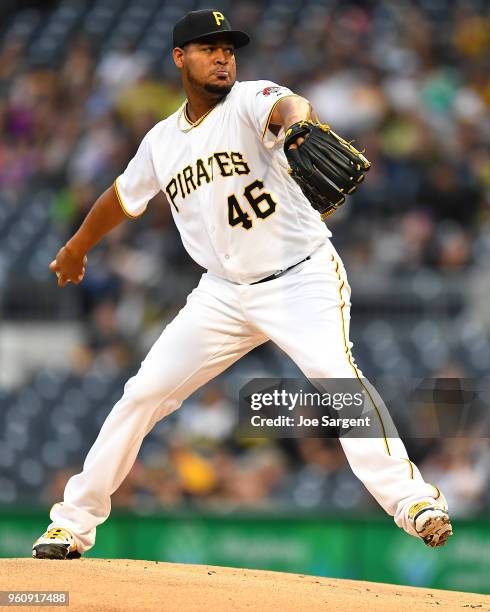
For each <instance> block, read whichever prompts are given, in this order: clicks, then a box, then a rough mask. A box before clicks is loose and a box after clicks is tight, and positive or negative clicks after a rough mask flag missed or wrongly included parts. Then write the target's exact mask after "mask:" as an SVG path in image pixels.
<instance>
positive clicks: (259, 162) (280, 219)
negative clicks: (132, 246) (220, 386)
mask: <svg viewBox="0 0 490 612" xmlns="http://www.w3.org/2000/svg"><path fill="white" fill-rule="evenodd" d="M292 95H294V94H293V92H292V91H291V90H289V89H287V88H286V87H279V86H278V85H276V84H275V83H272V82H270V81H246V82H236V83H235V85H234V86H233V88H232V90H231V92H230V93H229V94H228V95H227V96H226V97H225V98H224V99H223V100H222V101H221V102H220V103H219V104H218V105H217V106H216V107H215V108H214V109H213V110H212V111H211V112H210V113H209V114H208V115H207V116H206V117H205V118H204V119H203V120H202V121H201V122H197V123H196V125H195V126H194V127H192V124H191V123H189V121H188V120H187V118H186V114H185V112H184V107H181V108H180V109H179V110H178V111H177V112H175V113H174V114H173V115H171V116H170V117H168V118H167V119H165V120H163V121H161V122H159V123H157V124H156V125H155V126H154V127H153V128H152V129H151V130H150V131H149V132H148V133H147V134H146V136H145V137H144V138H143V140H142V142H141V145H140V147H139V148H138V151H137V153H136V155H135V157H134V158H133V159H132V160H131V161H130V163H129V164H128V167H127V168H126V170H125V172H124V173H123V174H122V175H121V176H119V177H118V178H117V180H116V182H115V186H116V193H117V194H118V197H119V200H120V202H121V205H122V207H123V208H124V210H125V212H126V213H127V214H128V215H130V216H134V217H136V216H139V215H141V214H142V213H143V212H144V211H145V209H146V207H147V205H148V202H149V200H151V198H153V197H154V196H155V195H156V194H157V193H158V192H159V191H160V190H162V191H163V192H164V193H165V195H166V197H167V200H168V202H169V205H170V206H171V209H172V214H173V217H174V220H175V223H176V225H177V228H178V230H179V232H180V235H181V238H182V242H183V244H184V247H185V248H186V250H187V252H188V253H189V255H190V256H191V257H192V258H193V259H194V260H195V261H196V262H197V263H198V264H199V265H201V266H202V267H203V268H206V269H207V270H209V271H210V272H211V273H213V274H215V275H217V276H220V277H222V278H225V279H227V280H230V281H232V282H235V283H240V284H246V283H252V282H254V281H257V280H260V279H261V278H264V277H266V276H269V275H271V274H274V273H276V272H278V271H280V270H284V269H285V268H288V267H289V266H292V265H294V264H296V263H298V262H299V261H301V260H302V259H304V258H305V257H307V256H308V255H310V254H311V253H312V252H313V251H314V250H315V249H316V248H318V247H319V246H320V245H321V244H323V243H324V242H325V240H326V239H327V238H328V237H329V236H330V235H331V234H330V232H329V231H328V229H327V227H326V226H325V224H324V223H323V222H322V221H321V219H320V215H319V213H318V212H316V211H315V210H314V209H313V208H312V207H311V205H310V203H309V202H308V200H307V199H306V197H305V196H304V195H303V193H302V191H301V189H300V188H299V187H298V185H297V184H296V183H295V182H294V180H293V179H291V177H290V176H289V175H288V172H287V170H288V163H287V159H286V156H285V155H284V151H283V147H282V142H283V130H281V132H280V133H279V134H278V136H277V137H275V136H274V135H273V134H272V132H271V131H270V130H269V129H268V127H269V120H270V117H271V115H272V112H273V110H274V107H275V105H276V104H277V102H278V101H279V100H281V99H282V98H284V97H287V96H292Z"/></svg>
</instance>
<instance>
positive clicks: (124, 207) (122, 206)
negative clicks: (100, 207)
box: [114, 177, 144, 219]
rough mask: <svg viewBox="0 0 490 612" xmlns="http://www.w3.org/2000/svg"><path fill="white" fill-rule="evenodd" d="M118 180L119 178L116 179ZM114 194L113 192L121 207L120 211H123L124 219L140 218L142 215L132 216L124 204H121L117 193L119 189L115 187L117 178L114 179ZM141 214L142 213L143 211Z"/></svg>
mask: <svg viewBox="0 0 490 612" xmlns="http://www.w3.org/2000/svg"><path fill="white" fill-rule="evenodd" d="M118 178H119V177H118ZM114 192H115V194H116V197H117V201H118V202H119V205H120V206H121V208H122V210H123V212H124V214H125V215H126V217H129V218H130V219H137V218H138V217H141V215H142V214H143V213H140V214H139V215H132V214H131V213H130V212H129V210H128V209H127V208H126V206H124V203H123V201H122V198H121V195H120V193H119V189H118V187H117V178H116V180H115V181H114ZM143 212H144V211H143Z"/></svg>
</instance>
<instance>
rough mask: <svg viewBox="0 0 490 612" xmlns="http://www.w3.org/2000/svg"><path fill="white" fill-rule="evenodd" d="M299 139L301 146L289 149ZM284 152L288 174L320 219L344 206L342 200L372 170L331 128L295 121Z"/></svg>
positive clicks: (285, 143)
mask: <svg viewBox="0 0 490 612" xmlns="http://www.w3.org/2000/svg"><path fill="white" fill-rule="evenodd" d="M300 137H303V138H304V139H305V140H304V142H302V143H301V144H300V145H299V146H298V148H293V149H291V148H290V147H291V145H292V144H293V142H296V140H297V139H298V138H300ZM284 152H285V153H286V157H287V159H288V162H289V166H290V169H289V174H290V175H291V176H292V178H293V179H294V180H295V181H296V182H297V183H298V185H299V186H300V187H301V190H302V191H303V193H304V194H305V196H306V197H307V198H308V200H309V201H310V203H311V205H312V206H313V208H314V209H316V210H318V211H319V212H320V214H321V216H322V219H325V218H326V217H328V216H329V215H331V214H332V213H334V212H335V211H336V210H337V208H338V207H339V206H340V205H341V204H343V203H344V202H345V196H346V195H349V194H351V193H353V192H354V191H355V190H356V189H357V185H358V184H359V183H360V182H361V181H363V180H364V176H365V173H366V172H367V171H368V170H369V168H370V167H371V164H370V163H369V161H368V160H367V159H366V158H365V157H364V155H363V154H362V153H361V152H360V151H358V150H357V149H356V148H355V147H353V146H352V145H351V144H350V143H349V142H347V141H346V140H344V139H343V138H341V137H340V136H338V135H337V134H336V133H335V132H333V131H332V130H331V129H330V126H328V125H323V124H321V123H313V121H298V122H297V123H294V124H293V125H291V126H290V127H289V128H288V129H287V130H286V139H285V141H284Z"/></svg>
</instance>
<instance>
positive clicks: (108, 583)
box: [0, 559, 490, 612]
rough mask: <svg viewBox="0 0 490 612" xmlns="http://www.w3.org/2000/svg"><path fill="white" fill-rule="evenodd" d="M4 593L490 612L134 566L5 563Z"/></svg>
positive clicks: (370, 587) (463, 603) (311, 585)
mask: <svg viewBox="0 0 490 612" xmlns="http://www.w3.org/2000/svg"><path fill="white" fill-rule="evenodd" d="M0 590H3V591H6V590H9V591H35V590H39V591H69V593H70V605H69V608H68V610H70V612H74V611H75V610H76V611H77V612H78V611H82V610H83V611H86V610H97V611H98V612H106V611H109V610H111V611H116V610H117V611H119V610H131V611H135V610H138V611H139V610H147V611H150V610H151V611H157V610H158V611H159V612H173V611H175V612H177V611H179V612H199V611H201V610H202V611H203V612H204V611H206V612H208V611H209V610H213V611H214V612H221V611H226V612H227V611H236V610H237V611H238V610H246V611H247V612H253V611H255V610H257V612H259V611H260V612H266V611H268V610H271V611H272V610H273V611H274V612H277V611H279V612H289V611H291V612H292V611H293V610H294V611H295V612H297V611H300V610H348V611H349V612H356V611H358V610H359V611H361V610H362V611H363V612H367V611H368V610H376V612H378V611H384V610H386V611H387V612H388V611H389V612H393V610H397V611H405V610H406V611H408V610H410V612H414V611H416V610H431V611H432V612H433V611H434V610H438V609H439V610H444V612H448V610H459V611H460V612H463V611H464V610H471V609H477V610H490V596H488V595H477V594H468V593H457V592H453V591H436V590H431V589H416V588H412V587H400V586H393V585H388V584H377V583H370V582H356V581H353V580H334V579H330V578H316V577H314V576H301V575H297V574H282V573H278V572H264V571H260V570H245V569H234V568H228V567H213V566H207V565H176V564H173V563H161V562H155V561H130V560H126V559H78V560H73V561H47V560H37V559H0ZM2 609H3V608H2ZM54 609H57V610H59V611H60V610H63V609H64V608H61V607H57V608H54V607H53V606H44V607H43V610H54Z"/></svg>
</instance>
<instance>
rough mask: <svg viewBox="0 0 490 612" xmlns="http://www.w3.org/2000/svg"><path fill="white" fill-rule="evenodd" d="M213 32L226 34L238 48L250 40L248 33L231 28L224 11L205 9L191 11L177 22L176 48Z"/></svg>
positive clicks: (175, 30)
mask: <svg viewBox="0 0 490 612" xmlns="http://www.w3.org/2000/svg"><path fill="white" fill-rule="evenodd" d="M212 34H226V36H227V37H228V38H229V39H230V40H231V42H232V43H233V44H234V45H235V48H236V49H238V48H239V47H244V46H245V45H248V43H249V42H250V37H249V35H248V34H245V32H240V30H232V29H231V25H230V22H229V21H228V19H227V18H226V17H225V16H224V15H223V13H221V12H220V11H213V10H212V9H205V10H203V11H191V12H190V13H187V15H184V17H182V19H181V20H180V21H178V22H177V23H176V24H175V26H174V34H173V38H174V49H175V47H183V46H184V45H186V44H187V43H190V42H195V41H197V40H199V39H200V38H205V37H206V36H210V35H212Z"/></svg>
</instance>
